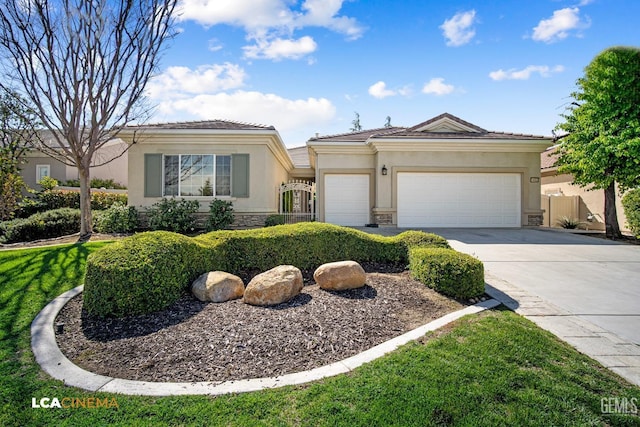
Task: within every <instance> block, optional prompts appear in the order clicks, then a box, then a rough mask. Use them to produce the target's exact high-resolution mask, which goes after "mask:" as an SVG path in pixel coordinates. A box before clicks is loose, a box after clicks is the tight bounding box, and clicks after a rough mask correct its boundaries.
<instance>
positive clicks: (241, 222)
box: [231, 213, 269, 228]
mask: <svg viewBox="0 0 640 427" xmlns="http://www.w3.org/2000/svg"><path fill="white" fill-rule="evenodd" d="M268 216H269V214H235V213H234V215H233V223H232V224H231V228H256V227H264V222H265V221H266V219H267V217H268Z"/></svg>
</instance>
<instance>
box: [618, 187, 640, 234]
mask: <svg viewBox="0 0 640 427" xmlns="http://www.w3.org/2000/svg"><path fill="white" fill-rule="evenodd" d="M622 206H623V207H624V215H625V216H626V217H627V225H628V226H629V229H630V230H631V232H632V233H633V234H634V236H636V237H637V238H640V188H636V189H635V190H631V191H629V192H628V193H627V194H625V195H624V197H623V198H622Z"/></svg>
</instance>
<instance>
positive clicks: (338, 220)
mask: <svg viewBox="0 0 640 427" xmlns="http://www.w3.org/2000/svg"><path fill="white" fill-rule="evenodd" d="M324 184H325V191H324V194H325V208H324V212H325V214H324V216H325V218H324V220H325V222H328V223H331V224H337V225H348V226H363V225H365V224H367V223H368V222H369V211H370V204H369V188H370V187H369V175H340V174H330V175H325V180H324Z"/></svg>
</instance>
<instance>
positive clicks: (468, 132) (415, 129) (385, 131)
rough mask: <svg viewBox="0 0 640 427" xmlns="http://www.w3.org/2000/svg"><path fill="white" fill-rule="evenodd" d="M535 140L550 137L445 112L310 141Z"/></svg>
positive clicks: (310, 140)
mask: <svg viewBox="0 0 640 427" xmlns="http://www.w3.org/2000/svg"><path fill="white" fill-rule="evenodd" d="M420 139H422V140H447V139H456V140H461V139H462V140H473V139H477V140H495V141H500V140H532V141H544V140H548V139H549V137H545V136H538V135H529V134H522V133H509V132H495V131H488V130H486V129H483V128H481V127H479V126H476V125H474V124H472V123H469V122H467V121H465V120H462V119H461V118H459V117H456V116H454V115H453V114H449V113H444V114H440V115H439V116H436V117H434V118H432V119H429V120H427V121H425V122H422V123H419V124H417V125H415V126H412V127H408V128H407V127H391V128H378V129H369V130H363V131H359V132H350V133H343V134H338V135H328V136H319V137H315V138H311V139H309V143H311V144H313V143H317V142H321V143H325V142H327V143H331V142H336V143H348V142H360V143H374V142H376V141H392V140H420Z"/></svg>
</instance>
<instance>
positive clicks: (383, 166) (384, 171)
mask: <svg viewBox="0 0 640 427" xmlns="http://www.w3.org/2000/svg"><path fill="white" fill-rule="evenodd" d="M386 174H387V166H386V165H382V175H386Z"/></svg>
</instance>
